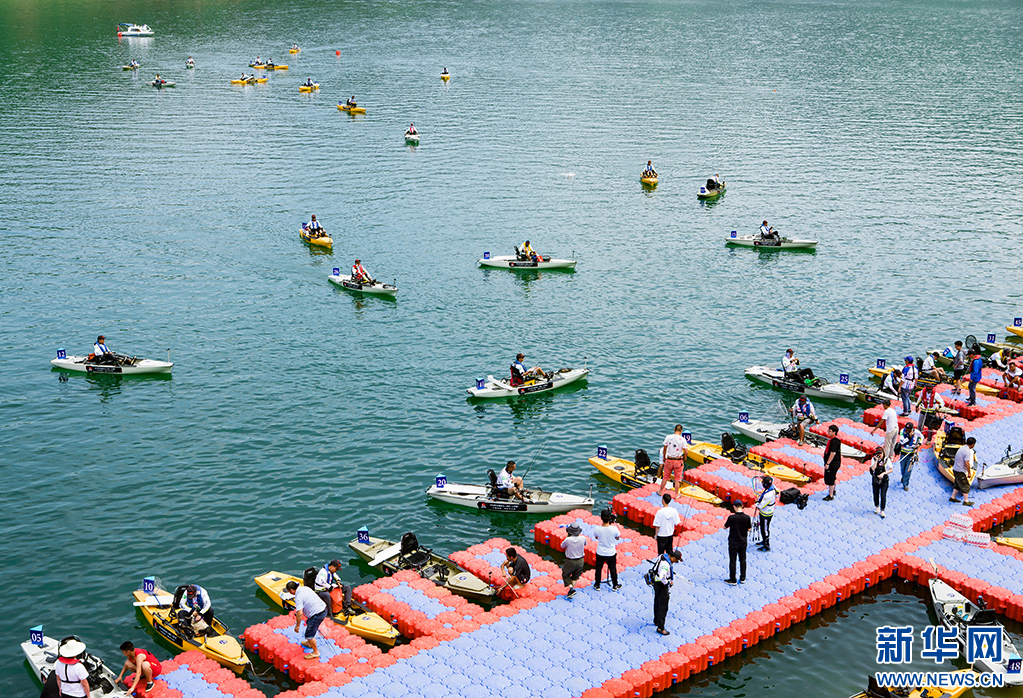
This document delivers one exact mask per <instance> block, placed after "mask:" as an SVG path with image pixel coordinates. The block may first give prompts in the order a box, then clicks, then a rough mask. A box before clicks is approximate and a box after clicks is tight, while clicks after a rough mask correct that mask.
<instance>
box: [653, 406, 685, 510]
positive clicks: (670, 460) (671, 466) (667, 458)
mask: <svg viewBox="0 0 1023 698" xmlns="http://www.w3.org/2000/svg"><path fill="white" fill-rule="evenodd" d="M687 445H688V443H687V442H686V440H685V437H683V436H682V425H681V424H676V425H675V433H673V434H668V435H667V436H665V437H664V445H663V446H661V469H662V470H663V471H664V477H662V478H661V488H660V490H659V491H658V492H657V494H664V485H665V484H667V482H668V478H671V484H672V486H673V487H674V488H675V496H676V497H677V496H678V495H679V493H680V492H681V491H682V474H683V472H684V471H685V464H686V446H687Z"/></svg>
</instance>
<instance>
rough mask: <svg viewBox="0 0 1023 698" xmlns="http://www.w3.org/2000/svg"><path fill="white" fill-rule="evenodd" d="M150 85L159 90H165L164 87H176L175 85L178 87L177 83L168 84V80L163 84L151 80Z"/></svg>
mask: <svg viewBox="0 0 1023 698" xmlns="http://www.w3.org/2000/svg"><path fill="white" fill-rule="evenodd" d="M149 84H150V85H152V86H153V87H155V88H157V89H163V88H164V87H174V85H176V84H177V83H173V82H168V81H166V80H164V81H163V82H157V81H156V80H150V81H149Z"/></svg>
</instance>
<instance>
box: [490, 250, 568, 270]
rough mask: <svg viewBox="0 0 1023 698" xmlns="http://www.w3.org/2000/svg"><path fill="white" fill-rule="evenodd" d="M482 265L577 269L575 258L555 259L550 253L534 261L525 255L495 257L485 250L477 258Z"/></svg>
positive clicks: (497, 267)
mask: <svg viewBox="0 0 1023 698" xmlns="http://www.w3.org/2000/svg"><path fill="white" fill-rule="evenodd" d="M476 264H477V265H478V266H480V267H490V268H492V269H575V260H574V259H554V258H553V257H550V256H549V255H541V256H540V261H537V262H534V261H533V260H532V259H529V258H528V257H526V256H525V255H514V254H508V255H498V256H496V257H493V256H491V255H490V253H489V252H484V253H483V257H482V258H480V259H478V260H476Z"/></svg>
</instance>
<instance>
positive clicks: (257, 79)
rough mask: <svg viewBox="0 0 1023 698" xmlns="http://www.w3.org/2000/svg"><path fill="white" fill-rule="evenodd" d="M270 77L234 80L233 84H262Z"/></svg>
mask: <svg viewBox="0 0 1023 698" xmlns="http://www.w3.org/2000/svg"><path fill="white" fill-rule="evenodd" d="M269 79H270V78H252V79H251V80H232V81H231V84H232V85H255V84H256V83H259V84H260V85H262V84H263V83H264V82H266V81H267V80H269Z"/></svg>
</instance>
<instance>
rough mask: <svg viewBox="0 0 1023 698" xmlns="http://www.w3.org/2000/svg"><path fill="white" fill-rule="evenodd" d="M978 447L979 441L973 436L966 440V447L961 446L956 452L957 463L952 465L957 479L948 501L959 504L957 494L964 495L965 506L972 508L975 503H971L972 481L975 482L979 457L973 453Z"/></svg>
mask: <svg viewBox="0 0 1023 698" xmlns="http://www.w3.org/2000/svg"><path fill="white" fill-rule="evenodd" d="M976 445H977V439H975V438H973V437H972V436H971V437H970V438H968V439H966V445H965V446H960V447H959V450H958V451H956V457H955V462H954V463H953V464H952V476H953V477H954V478H955V482H954V483H953V484H952V494H951V496H949V498H948V501H950V502H956V503H958V502H959V498H958V497H957V496H956V492H962V493H963V504H964V505H966V506H968V507H972V506H973V502H972V501H970V481H971V480H973V477H972V476H973V467H974V466H975V465H976V464H977V456H976V454H974V452H973V447H974V446H976Z"/></svg>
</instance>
